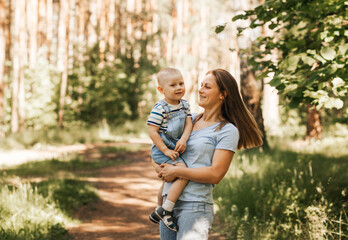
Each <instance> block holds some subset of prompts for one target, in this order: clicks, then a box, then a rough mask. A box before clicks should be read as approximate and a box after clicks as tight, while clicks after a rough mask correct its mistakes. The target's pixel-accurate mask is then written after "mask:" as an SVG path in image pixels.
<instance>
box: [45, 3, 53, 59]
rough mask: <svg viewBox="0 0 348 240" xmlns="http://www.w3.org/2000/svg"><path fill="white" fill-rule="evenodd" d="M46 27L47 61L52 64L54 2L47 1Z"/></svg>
mask: <svg viewBox="0 0 348 240" xmlns="http://www.w3.org/2000/svg"><path fill="white" fill-rule="evenodd" d="M46 8H47V11H46V26H47V33H46V46H47V59H48V61H49V62H51V43H52V36H53V28H52V26H53V0H47V4H46Z"/></svg>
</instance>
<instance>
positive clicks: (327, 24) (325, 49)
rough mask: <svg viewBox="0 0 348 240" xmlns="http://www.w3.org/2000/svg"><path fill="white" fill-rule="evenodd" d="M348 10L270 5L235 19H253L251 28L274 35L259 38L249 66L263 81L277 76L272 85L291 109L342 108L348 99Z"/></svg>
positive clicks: (334, 5)
mask: <svg viewBox="0 0 348 240" xmlns="http://www.w3.org/2000/svg"><path fill="white" fill-rule="evenodd" d="M347 5H348V3H347V1H344V0H330V1H320V0H313V1H296V0H286V1H279V0H267V1H265V3H264V4H262V5H260V6H258V7H256V8H255V9H253V10H250V11H245V13H244V14H240V15H237V16H235V17H234V18H233V21H236V20H239V19H243V20H246V19H251V23H250V25H249V27H250V28H256V27H259V26H263V27H268V28H269V29H271V30H273V31H274V34H273V36H261V37H259V38H258V39H257V42H256V46H255V47H254V48H253V49H252V51H251V54H252V57H251V59H250V63H251V64H252V65H253V66H254V69H255V70H257V71H259V72H260V73H261V74H260V75H259V77H265V76H273V79H272V81H271V82H270V84H271V85H272V86H274V87H276V88H277V90H278V91H279V94H283V95H284V96H286V98H287V99H288V100H289V101H290V104H289V105H290V106H291V107H293V108H295V107H297V106H298V105H299V104H300V103H310V104H313V105H316V106H317V107H318V108H328V109H331V108H337V109H339V108H342V107H343V99H344V98H345V97H346V96H347V94H348V82H347V81H348V64H347V55H348V54H347V51H348V43H347V36H348V31H347V24H348V22H347V20H346V19H347V16H348V15H347V13H348V12H347ZM244 29H245V28H239V33H242V32H243V31H244ZM217 31H221V26H219V28H218V29H217ZM274 56H277V57H276V59H275V58H274Z"/></svg>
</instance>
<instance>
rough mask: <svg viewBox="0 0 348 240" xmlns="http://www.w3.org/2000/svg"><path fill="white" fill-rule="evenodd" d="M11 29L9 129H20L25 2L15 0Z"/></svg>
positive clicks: (14, 130)
mask: <svg viewBox="0 0 348 240" xmlns="http://www.w3.org/2000/svg"><path fill="white" fill-rule="evenodd" d="M15 6H16V7H15V13H14V15H15V16H14V29H13V40H14V41H13V83H12V115H11V131H12V132H18V130H20V131H22V130H23V127H24V65H25V63H26V55H27V52H26V44H25V43H26V39H25V33H26V29H25V2H24V1H22V0H15Z"/></svg>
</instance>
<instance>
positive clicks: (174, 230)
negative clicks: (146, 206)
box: [155, 212, 178, 232]
mask: <svg viewBox="0 0 348 240" xmlns="http://www.w3.org/2000/svg"><path fill="white" fill-rule="evenodd" d="M155 214H156V215H157V217H158V218H160V219H161V220H162V222H163V225H164V226H166V227H167V228H168V229H169V230H171V231H173V232H177V231H178V229H173V228H170V227H169V226H167V225H166V224H164V221H163V218H162V217H161V216H160V215H158V213H157V212H155Z"/></svg>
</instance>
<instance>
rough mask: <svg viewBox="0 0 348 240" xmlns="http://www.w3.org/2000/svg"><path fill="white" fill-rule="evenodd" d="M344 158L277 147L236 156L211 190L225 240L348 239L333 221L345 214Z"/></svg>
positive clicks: (347, 167)
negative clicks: (227, 171) (225, 174)
mask: <svg viewBox="0 0 348 240" xmlns="http://www.w3.org/2000/svg"><path fill="white" fill-rule="evenodd" d="M347 159H348V158H347V155H345V156H341V157H336V158H333V157H327V156H325V155H322V154H314V153H310V154H308V153H304V152H295V151H284V150H280V149H278V148H274V149H272V150H270V151H269V152H259V151H257V150H253V151H244V152H241V153H239V154H237V156H236V158H235V159H234V162H233V164H232V166H231V168H230V171H229V173H228V177H226V178H225V179H224V180H223V181H222V182H221V183H220V184H218V185H217V187H216V188H215V190H214V195H215V199H216V205H217V207H218V209H219V210H218V212H217V216H218V218H219V220H220V221H221V223H222V226H223V227H222V228H223V232H225V233H226V236H227V237H228V239H301V240H302V239H335V238H334V236H338V235H337V234H340V236H341V237H344V236H345V235H348V228H347V227H345V226H344V224H341V226H340V227H338V224H336V223H335V221H338V220H339V219H341V220H342V216H344V214H346V213H347V210H348V193H347V188H348V187H347V186H348V162H347ZM344 221H345V223H347V222H348V218H346V220H344ZM342 239H343V238H342Z"/></svg>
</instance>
